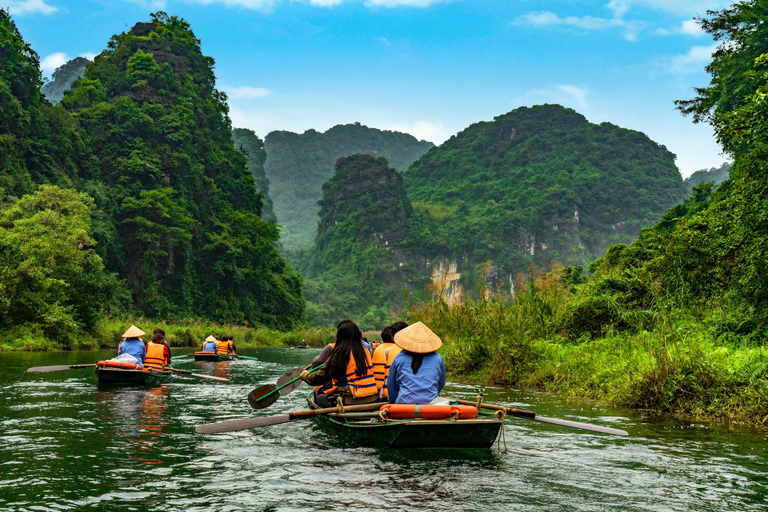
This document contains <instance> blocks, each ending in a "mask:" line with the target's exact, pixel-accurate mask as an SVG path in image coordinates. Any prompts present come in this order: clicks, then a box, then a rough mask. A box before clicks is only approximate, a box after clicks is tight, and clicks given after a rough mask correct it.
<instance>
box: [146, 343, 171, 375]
mask: <svg viewBox="0 0 768 512" xmlns="http://www.w3.org/2000/svg"><path fill="white" fill-rule="evenodd" d="M165 363H166V361H165V345H161V344H160V343H153V342H151V341H150V342H149V343H147V356H146V357H145V358H144V366H149V367H152V368H158V369H160V368H162V367H163V366H165Z"/></svg>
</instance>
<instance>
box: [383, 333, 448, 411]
mask: <svg viewBox="0 0 768 512" xmlns="http://www.w3.org/2000/svg"><path fill="white" fill-rule="evenodd" d="M394 340H395V345H397V346H398V347H400V348H401V349H402V351H401V352H400V353H399V354H397V356H395V359H394V360H393V361H392V364H391V365H390V368H389V375H388V376H387V392H388V396H387V398H388V399H389V401H390V402H391V403H393V404H395V403H396V404H420V405H424V404H428V403H430V402H431V401H432V400H434V399H435V398H437V396H438V395H439V394H440V391H441V390H442V389H443V387H444V386H445V363H444V362H443V358H442V357H440V354H438V353H437V349H439V348H440V347H441V346H442V345H443V340H441V339H440V337H439V336H438V335H437V334H435V333H434V332H432V330H431V329H430V328H429V327H427V326H426V325H424V324H423V323H421V322H416V323H415V324H413V325H410V326H408V327H406V328H405V329H403V330H401V331H398V332H397V333H396V334H395V335H394Z"/></svg>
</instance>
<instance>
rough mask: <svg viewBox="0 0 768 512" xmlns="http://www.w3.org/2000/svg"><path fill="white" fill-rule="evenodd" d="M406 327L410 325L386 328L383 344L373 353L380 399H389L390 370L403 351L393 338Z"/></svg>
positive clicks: (403, 323) (400, 323)
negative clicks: (388, 379) (388, 378)
mask: <svg viewBox="0 0 768 512" xmlns="http://www.w3.org/2000/svg"><path fill="white" fill-rule="evenodd" d="M406 327H408V324H407V323H405V322H395V323H394V324H392V325H388V326H387V327H385V328H384V330H383V331H381V343H380V344H379V346H378V347H377V348H376V350H375V351H374V352H373V359H372V360H373V376H374V377H375V379H376V388H377V389H378V391H379V397H380V398H387V397H388V393H387V377H388V376H389V369H390V366H392V361H393V360H394V359H395V356H396V355H397V354H399V353H400V351H401V350H403V349H401V348H400V347H398V346H397V345H395V340H394V339H393V336H394V335H395V333H397V332H399V331H402V330H403V329H405V328H406Z"/></svg>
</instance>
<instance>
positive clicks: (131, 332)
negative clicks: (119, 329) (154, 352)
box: [123, 325, 147, 338]
mask: <svg viewBox="0 0 768 512" xmlns="http://www.w3.org/2000/svg"><path fill="white" fill-rule="evenodd" d="M145 334H147V333H145V332H144V331H142V330H141V329H139V328H138V327H136V326H135V325H132V326H130V327H129V328H128V330H127V331H125V332H124V333H123V338H138V337H139V336H144V335H145Z"/></svg>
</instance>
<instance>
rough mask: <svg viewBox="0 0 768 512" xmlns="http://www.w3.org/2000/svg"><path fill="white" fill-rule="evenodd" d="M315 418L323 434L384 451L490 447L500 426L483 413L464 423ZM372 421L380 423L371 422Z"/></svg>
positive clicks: (366, 415) (364, 415)
mask: <svg viewBox="0 0 768 512" xmlns="http://www.w3.org/2000/svg"><path fill="white" fill-rule="evenodd" d="M313 398H314V396H313V394H312V393H310V394H309V396H307V402H308V403H309V406H310V408H312V409H318V408H319V406H318V405H317V404H315V403H314V400H313ZM382 405H384V404H382ZM314 419H315V421H316V422H317V424H318V425H319V426H321V427H322V428H323V429H325V430H326V431H329V432H332V433H334V434H340V435H342V436H343V437H344V438H345V439H347V440H348V441H350V442H352V443H354V444H357V445H360V446H371V447H386V448H490V447H491V446H493V443H494V441H495V440H496V437H497V436H498V434H499V430H500V429H501V427H502V423H503V420H502V419H501V418H500V417H498V416H496V415H495V414H490V413H487V412H485V411H481V412H480V414H479V415H478V417H477V418H475V419H467V420H457V419H444V420H424V419H404V420H392V419H386V420H384V421H381V418H380V417H379V413H378V411H373V412H352V413H346V414H336V415H318V416H315V418H314ZM372 419H373V420H378V421H379V422H375V423H372V422H371V420H372Z"/></svg>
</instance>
